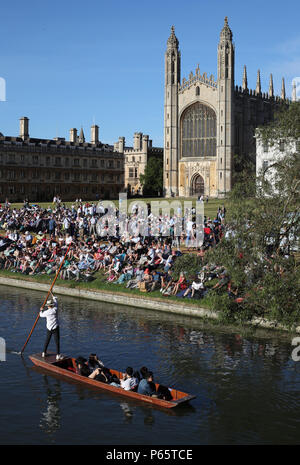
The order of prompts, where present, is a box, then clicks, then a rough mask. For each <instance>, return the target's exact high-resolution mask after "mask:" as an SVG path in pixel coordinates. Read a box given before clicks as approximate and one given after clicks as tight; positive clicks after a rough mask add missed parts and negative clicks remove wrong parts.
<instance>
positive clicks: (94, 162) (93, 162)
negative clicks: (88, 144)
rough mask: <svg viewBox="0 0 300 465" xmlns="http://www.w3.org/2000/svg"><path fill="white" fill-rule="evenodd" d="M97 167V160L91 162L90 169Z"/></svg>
mask: <svg viewBox="0 0 300 465" xmlns="http://www.w3.org/2000/svg"><path fill="white" fill-rule="evenodd" d="M96 166H97V160H92V167H93V168H95V167H96Z"/></svg>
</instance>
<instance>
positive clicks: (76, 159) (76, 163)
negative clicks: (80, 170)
mask: <svg viewBox="0 0 300 465" xmlns="http://www.w3.org/2000/svg"><path fill="white" fill-rule="evenodd" d="M74 166H80V164H79V158H74Z"/></svg>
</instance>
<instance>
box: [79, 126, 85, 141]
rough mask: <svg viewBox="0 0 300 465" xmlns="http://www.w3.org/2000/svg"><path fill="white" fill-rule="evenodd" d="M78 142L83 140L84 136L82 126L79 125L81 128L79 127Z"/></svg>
mask: <svg viewBox="0 0 300 465" xmlns="http://www.w3.org/2000/svg"><path fill="white" fill-rule="evenodd" d="M78 142H85V137H84V133H83V129H82V126H81V129H80V134H79V138H78Z"/></svg>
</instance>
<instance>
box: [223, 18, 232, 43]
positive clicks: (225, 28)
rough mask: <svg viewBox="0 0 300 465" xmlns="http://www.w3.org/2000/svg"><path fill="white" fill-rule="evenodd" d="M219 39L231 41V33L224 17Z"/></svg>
mask: <svg viewBox="0 0 300 465" xmlns="http://www.w3.org/2000/svg"><path fill="white" fill-rule="evenodd" d="M220 39H227V40H230V41H231V40H232V31H231V29H230V27H229V25H228V17H227V16H225V19H224V26H223V29H222V31H221V34H220Z"/></svg>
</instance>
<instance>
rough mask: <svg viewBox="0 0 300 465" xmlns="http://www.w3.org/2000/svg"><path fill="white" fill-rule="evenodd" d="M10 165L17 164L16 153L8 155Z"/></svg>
mask: <svg viewBox="0 0 300 465" xmlns="http://www.w3.org/2000/svg"><path fill="white" fill-rule="evenodd" d="M8 163H15V154H14V153H10V154H9V155H8Z"/></svg>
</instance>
